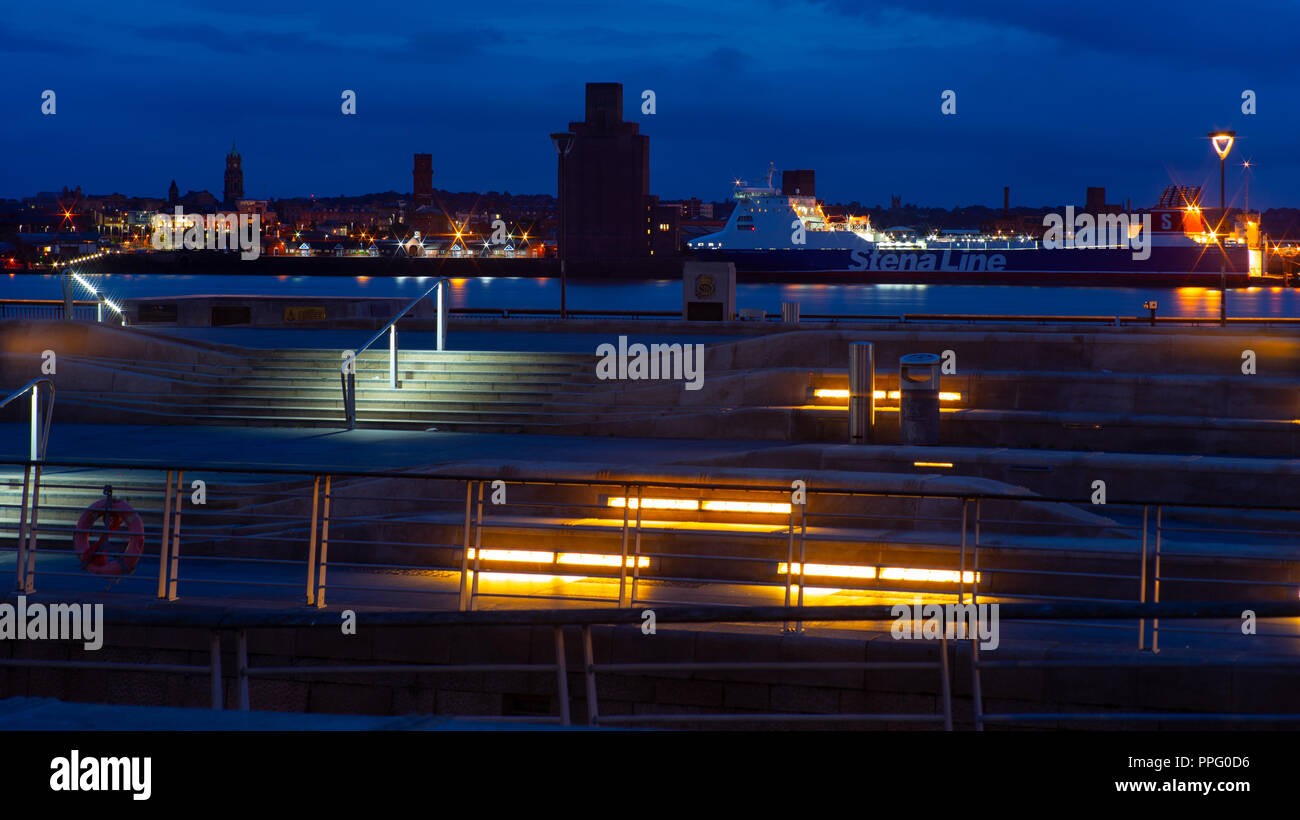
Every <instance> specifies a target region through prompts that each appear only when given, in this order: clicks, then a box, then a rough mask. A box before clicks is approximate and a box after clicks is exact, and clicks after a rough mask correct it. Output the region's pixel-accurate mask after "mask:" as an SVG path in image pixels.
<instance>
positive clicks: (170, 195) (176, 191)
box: [167, 179, 181, 205]
mask: <svg viewBox="0 0 1300 820" xmlns="http://www.w3.org/2000/svg"><path fill="white" fill-rule="evenodd" d="M180 201H181V190H180V188H177V187H176V180H174V179H173V180H172V185H171V187H170V188H168V189H167V204H168V205H179V204H180Z"/></svg>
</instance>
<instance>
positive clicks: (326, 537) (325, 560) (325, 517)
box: [316, 475, 334, 609]
mask: <svg viewBox="0 0 1300 820" xmlns="http://www.w3.org/2000/svg"><path fill="white" fill-rule="evenodd" d="M333 480H334V477H333V476H328V475H327V476H325V503H324V505H323V506H322V508H321V522H320V564H319V570H318V571H317V574H316V607H317V609H319V608H321V607H324V606H325V570H326V569H327V568H328V566H329V547H330V485H331V484H332V483H333Z"/></svg>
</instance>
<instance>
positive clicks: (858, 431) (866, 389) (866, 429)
mask: <svg viewBox="0 0 1300 820" xmlns="http://www.w3.org/2000/svg"><path fill="white" fill-rule="evenodd" d="M798 307H799V305H798V304H797V303H796V304H795V308H796V309H797V308H798ZM875 396H876V354H875V349H874V348H873V347H872V345H871V343H870V342H853V343H852V344H850V345H849V444H871V443H872V441H873V440H874V438H875V429H876V398H875Z"/></svg>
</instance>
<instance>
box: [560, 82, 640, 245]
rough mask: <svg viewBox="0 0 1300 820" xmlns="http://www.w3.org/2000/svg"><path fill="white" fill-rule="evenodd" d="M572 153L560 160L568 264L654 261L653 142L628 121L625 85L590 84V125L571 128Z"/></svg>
mask: <svg viewBox="0 0 1300 820" xmlns="http://www.w3.org/2000/svg"><path fill="white" fill-rule="evenodd" d="M568 130H569V132H570V133H572V134H573V135H574V138H573V148H572V149H571V150H570V152H569V154H568V155H567V156H565V157H563V158H561V160H560V167H561V168H562V169H563V177H562V178H561V179H560V184H559V193H560V196H561V198H563V199H565V200H567V201H566V202H565V204H564V213H565V216H564V221H565V223H566V224H565V230H564V234H565V235H564V237H563V238H562V240H561V241H562V243H563V244H564V246H565V248H566V250H565V255H566V257H567V258H569V259H618V258H629V257H645V256H649V255H650V242H649V237H650V234H649V233H648V228H649V224H648V220H647V207H648V202H649V194H650V138H649V137H647V136H646V135H644V134H641V133H638V132H639V128H638V127H637V124H636V123H634V122H624V121H623V85H622V84H621V83H587V105H586V119H585V120H583V121H582V122H571V123H569V129H568Z"/></svg>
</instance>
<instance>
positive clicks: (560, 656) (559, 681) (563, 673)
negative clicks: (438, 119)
mask: <svg viewBox="0 0 1300 820" xmlns="http://www.w3.org/2000/svg"><path fill="white" fill-rule="evenodd" d="M439 293H441V291H439ZM554 630H555V684H556V691H557V692H558V696H559V699H560V725H561V726H568V725H570V723H571V720H570V718H569V664H568V661H567V660H566V659H565V657H564V627H562V626H560V625H558V624H557V625H556V626H555V627H554Z"/></svg>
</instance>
